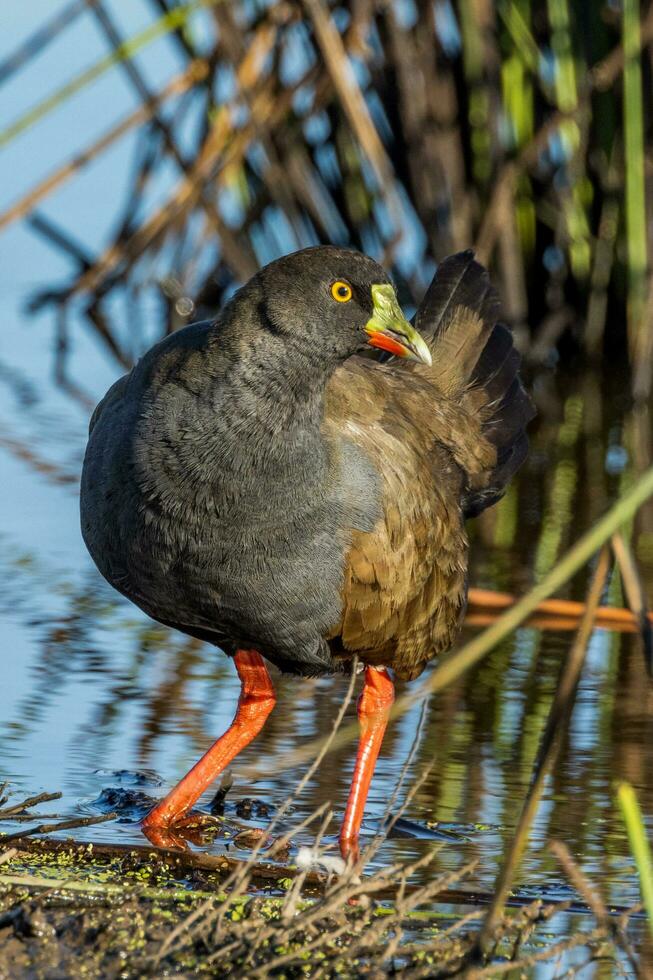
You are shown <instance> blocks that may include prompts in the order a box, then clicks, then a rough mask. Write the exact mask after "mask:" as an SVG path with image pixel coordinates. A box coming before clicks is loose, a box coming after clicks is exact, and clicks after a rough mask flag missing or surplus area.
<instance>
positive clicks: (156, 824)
mask: <svg viewBox="0 0 653 980" xmlns="http://www.w3.org/2000/svg"><path fill="white" fill-rule="evenodd" d="M234 663H235V665H236V670H237V671H238V676H239V677H240V681H241V685H242V687H241V692H240V697H239V699H238V708H237V709H236V714H235V716H234V720H233V721H232V723H231V725H230V726H229V728H228V729H227V731H226V732H225V733H224V735H222V736H221V737H220V738H219V739H218V740H217V742H215V743H214V744H213V745H212V746H211V748H210V749H209V750H208V752H206V753H205V754H204V755H203V756H202V758H201V759H200V760H199V762H196V763H195V765H194V766H193V768H192V769H191V770H190V772H188V773H186V775H185V776H184V778H183V779H182V780H181V782H179V783H177V785H176V786H175V788H174V789H172V790H171V791H170V792H169V793H168V795H167V796H166V797H165V798H164V799H163V800H161V802H160V803H157V805H156V806H155V807H154V809H153V810H150V812H149V813H148V815H147V816H146V817H145V820H144V821H143V823H142V825H141V827H142V830H143V833H144V834H145V835H146V836H147V837H148V838H149V839H150V840H151V841H152V843H153V844H157V845H158V846H163V847H165V846H167V845H169V844H171V843H172V844H177V843H178V841H177V840H176V838H175V836H174V834H170V833H168V829H169V828H173V829H174V825H175V824H176V823H178V822H179V821H181V820H183V818H184V817H185V816H186V814H187V813H188V811H189V810H190V808H191V807H192V806H193V805H194V804H195V803H196V802H197V800H198V799H199V798H200V796H201V795H202V793H203V792H204V791H205V790H206V789H208V788H209V786H210V785H211V783H212V782H213V780H214V779H215V778H216V776H218V775H219V774H220V773H221V772H222V771H223V770H224V769H226V767H227V766H228V765H229V763H230V762H231V761H232V759H234V758H235V757H236V756H237V755H238V753H239V752H240V751H242V749H244V748H245V746H246V745H249V743H250V742H251V741H252V739H254V738H256V736H257V735H258V733H259V732H260V731H261V729H262V728H263V725H264V724H265V721H266V719H267V717H268V715H269V714H270V712H271V711H272V709H273V707H274V705H275V701H276V698H275V695H274V688H273V687H272V681H271V680H270V675H269V674H268V672H267V668H266V666H265V664H264V662H263V658H262V657H261V655H260V654H259V653H257V652H256V651H255V650H238V651H237V653H236V655H235V657H234Z"/></svg>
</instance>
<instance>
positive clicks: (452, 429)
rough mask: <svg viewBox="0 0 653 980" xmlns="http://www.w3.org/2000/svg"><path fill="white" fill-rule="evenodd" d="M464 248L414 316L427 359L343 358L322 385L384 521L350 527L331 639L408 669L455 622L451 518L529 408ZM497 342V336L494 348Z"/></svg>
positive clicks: (493, 304)
mask: <svg viewBox="0 0 653 980" xmlns="http://www.w3.org/2000/svg"><path fill="white" fill-rule="evenodd" d="M498 313H499V309H498V303H497V301H496V297H495V295H494V292H493V290H492V289H491V287H490V285H489V282H488V279H487V274H486V273H485V270H484V269H483V268H482V267H481V266H480V265H478V263H476V262H475V261H474V260H473V256H472V254H471V253H467V252H465V253H461V254H460V255H456V256H452V257H451V258H450V259H447V260H445V262H443V263H442V264H441V266H440V269H439V271H438V276H437V278H436V280H435V281H434V283H433V284H432V286H431V287H430V288H429V290H428V292H427V294H426V297H425V300H424V303H423V304H422V306H421V307H420V310H419V311H418V314H417V324H418V328H419V330H420V332H421V333H422V335H423V336H424V337H425V339H427V340H428V342H429V345H430V347H431V350H432V354H433V366H432V367H430V368H428V367H426V366H424V365H418V364H407V363H405V362H404V363H398V362H392V363H388V364H378V363H375V362H373V361H369V360H366V359H363V358H352V359H351V360H349V361H348V362H347V363H346V364H345V365H343V366H342V367H341V368H340V369H339V370H338V371H337V372H336V374H335V375H334V377H333V379H332V381H331V382H330V384H329V389H328V404H327V420H328V425H330V426H332V427H333V431H334V432H335V433H337V434H338V435H340V436H341V437H342V436H344V437H346V438H349V439H351V440H352V441H353V442H355V443H356V444H357V445H358V446H359V447H360V448H361V449H363V450H364V451H365V452H366V453H367V455H368V456H369V458H370V459H371V460H372V462H373V463H374V465H375V467H376V469H377V470H378V472H379V473H380V474H381V476H382V481H383V491H382V493H383V516H382V518H381V519H380V520H379V522H378V523H377V525H376V527H375V528H374V530H373V531H372V532H354V535H353V538H352V545H351V548H350V551H349V554H348V558H347V566H346V574H345V583H344V588H343V615H342V622H341V624H340V626H339V629H338V631H337V634H338V635H337V637H336V636H334V637H333V639H332V643H333V644H334V647H335V648H336V649H337V647H338V645H340V646H341V647H342V649H343V652H346V651H348V652H356V653H358V654H359V655H360V656H361V657H362V659H364V660H365V661H366V662H368V663H376V664H386V665H388V666H392V667H393V668H394V669H395V671H396V672H397V674H398V675H399V676H400V677H405V678H410V677H414V676H417V674H419V673H420V672H421V670H422V669H423V667H424V665H425V664H426V662H427V661H428V660H429V659H430V658H431V657H433V656H434V655H435V654H437V653H439V652H441V651H443V650H446V649H447V648H448V647H449V646H450V645H451V643H452V641H453V639H454V637H455V634H456V632H457V630H458V626H459V622H460V619H461V616H462V614H463V611H464V606H465V601H466V591H467V582H466V576H467V537H466V534H465V527H464V520H465V517H466V516H467V515H468V514H469V513H478V511H479V510H482V509H483V507H484V506H488V505H489V504H490V503H493V502H494V501H495V500H497V499H498V498H499V496H500V495H501V493H502V492H503V489H504V487H505V485H506V483H507V481H508V479H509V478H510V476H511V475H512V473H513V472H514V470H515V469H516V468H517V466H518V465H519V462H521V460H522V459H523V455H524V449H523V447H524V445H525V435H524V432H523V429H524V427H525V425H526V424H527V422H528V421H529V420H530V418H531V417H532V414H533V411H532V407H531V403H530V401H529V399H528V397H527V396H526V395H525V393H524V391H523V388H522V387H521V383H520V381H519V377H518V374H517V369H518V364H519V360H518V355H517V354H516V352H515V351H514V348H513V347H512V338H511V335H510V332H509V331H508V330H507V329H506V328H505V327H503V326H502V325H500V324H498V323H497V317H498ZM507 341H509V344H508V343H507Z"/></svg>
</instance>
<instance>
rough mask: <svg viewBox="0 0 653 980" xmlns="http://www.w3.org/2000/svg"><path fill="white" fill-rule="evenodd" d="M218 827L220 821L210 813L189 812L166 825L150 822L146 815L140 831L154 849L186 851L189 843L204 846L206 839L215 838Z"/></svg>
mask: <svg viewBox="0 0 653 980" xmlns="http://www.w3.org/2000/svg"><path fill="white" fill-rule="evenodd" d="M220 826H221V821H220V819H219V818H217V817H214V816H212V815H211V814H210V813H198V812H191V813H188V814H186V815H184V816H180V817H177V818H176V819H173V820H171V821H169V822H167V823H163V822H162V823H158V822H156V821H154V820H150V819H149V815H148V817H146V818H145V820H144V821H143V822H142V824H141V830H142V832H143V833H144V834H145V836H146V837H147V839H148V840H149V841H150V843H152V844H154V845H155V846H156V847H171V848H175V849H177V850H179V849H181V850H184V851H187V850H188V844H189V842H190V843H191V844H196V845H198V846H200V845H202V844H205V843H206V838H207V837H208V836H209V835H211V836H215V834H216V832H217V830H218V829H219V828H220Z"/></svg>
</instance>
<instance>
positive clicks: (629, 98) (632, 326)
mask: <svg viewBox="0 0 653 980" xmlns="http://www.w3.org/2000/svg"><path fill="white" fill-rule="evenodd" d="M622 10H623V15H622V31H623V50H624V85H623V113H624V156H625V169H626V239H627V248H628V276H629V309H628V314H629V316H628V321H629V336H630V340H631V344H632V343H633V342H634V340H635V337H636V335H637V333H638V332H639V330H640V329H641V328H642V326H643V324H642V313H643V305H644V292H645V282H646V262H647V258H646V196H645V191H644V105H643V100H642V69H641V62H640V57H641V37H640V25H639V0H623V4H622Z"/></svg>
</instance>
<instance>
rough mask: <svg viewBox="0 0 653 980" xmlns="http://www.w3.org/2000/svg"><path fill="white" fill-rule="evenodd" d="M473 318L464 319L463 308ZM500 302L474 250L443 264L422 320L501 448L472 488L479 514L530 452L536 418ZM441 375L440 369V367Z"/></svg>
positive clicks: (469, 508)
mask: <svg viewBox="0 0 653 980" xmlns="http://www.w3.org/2000/svg"><path fill="white" fill-rule="evenodd" d="M461 309H462V310H468V311H469V314H468V315H467V316H465V315H464V314H463V315H462V316H461V313H460V311H461ZM499 316H500V305H499V300H498V297H497V294H496V292H495V290H494V288H493V287H492V285H491V283H490V281H489V278H488V274H487V272H486V270H485V269H484V268H483V266H482V265H480V264H479V263H478V262H476V261H475V259H474V253H473V252H472V251H471V250H468V251H466V252H460V253H458V254H457V255H452V256H450V257H449V258H447V259H445V260H444V261H443V262H441V264H440V266H439V267H438V273H437V276H436V277H435V279H434V280H433V282H432V283H431V285H430V287H429V289H428V290H427V293H426V295H425V297H424V300H423V301H422V303H421V304H420V308H419V310H418V312H417V316H416V326H417V329H418V330H419V331H420V333H422V335H423V336H424V337H425V339H426V340H427V341H428V342H429V344H430V345H431V348H432V350H433V352H434V358H433V361H434V365H436V364H438V362H440V363H442V364H443V365H444V368H443V369H442V371H441V372H440V373H441V376H442V377H443V378H445V379H446V378H451V377H454V378H457V379H458V380H459V382H460V383H461V384H462V385H463V386H464V389H465V391H467V392H468V395H465V394H464V392H463V398H466V397H467V398H468V399H469V405H470V408H472V406H473V408H472V410H478V411H480V412H482V417H483V424H482V435H483V437H484V438H485V439H487V440H488V442H490V443H491V444H492V445H493V446H494V447H495V449H496V463H495V465H494V467H493V469H492V471H491V473H489V474H486V478H485V479H484V480H483V481H482V485H480V483H481V481H477V485H476V486H473V487H471V486H470V487H469V488H468V490H467V491H466V495H465V497H464V500H463V507H464V511H465V514H466V515H467V516H469V517H473V516H476V515H477V514H480V513H481V511H483V510H485V508H486V507H489V506H491V505H492V504H494V503H496V502H497V501H498V500H499V499H500V498H501V497H502V496H503V493H504V491H505V488H506V486H507V484H508V482H509V481H510V479H511V478H512V476H513V475H514V474H515V473H516V472H517V470H518V469H519V467H520V466H521V464H522V463H523V462H524V459H525V458H526V455H527V452H528V439H527V437H526V433H525V429H526V426H527V425H528V423H529V422H530V421H531V419H532V418H533V416H534V415H535V409H534V407H533V403H532V402H531V399H530V398H529V396H528V395H527V394H526V392H525V391H524V388H523V386H522V383H521V379H520V377H519V367H520V362H521V358H520V356H519V353H518V351H517V350H516V349H515V347H514V345H513V337H512V333H511V331H510V330H509V329H508V327H507V326H505V325H504V324H503V323H500V322H498V320H499ZM436 370H437V368H436Z"/></svg>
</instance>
